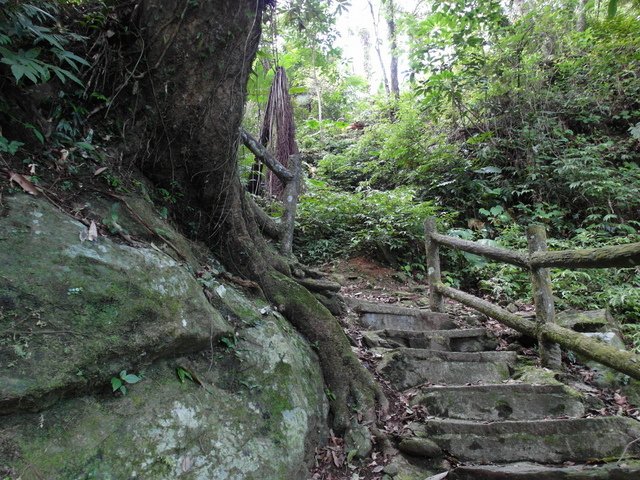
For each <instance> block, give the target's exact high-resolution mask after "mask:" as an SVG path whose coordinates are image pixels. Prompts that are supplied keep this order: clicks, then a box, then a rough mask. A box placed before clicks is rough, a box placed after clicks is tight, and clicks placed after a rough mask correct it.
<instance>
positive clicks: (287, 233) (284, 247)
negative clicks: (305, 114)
mask: <svg viewBox="0 0 640 480" xmlns="http://www.w3.org/2000/svg"><path fill="white" fill-rule="evenodd" d="M289 164H290V165H291V169H292V170H293V178H292V179H291V180H288V181H287V182H285V187H284V195H283V197H284V198H283V199H282V200H283V203H284V213H283V214H282V227H283V232H282V243H281V244H280V253H282V254H283V255H291V252H292V251H293V230H294V228H295V225H296V210H297V208H298V196H299V195H300V182H301V176H302V159H301V158H300V155H299V154H295V155H291V156H290V157H289Z"/></svg>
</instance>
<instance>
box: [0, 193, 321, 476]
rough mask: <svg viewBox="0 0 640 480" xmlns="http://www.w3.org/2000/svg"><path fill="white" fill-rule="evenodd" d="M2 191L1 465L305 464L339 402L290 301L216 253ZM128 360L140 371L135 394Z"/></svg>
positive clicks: (115, 471)
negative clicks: (208, 261) (218, 262)
mask: <svg viewBox="0 0 640 480" xmlns="http://www.w3.org/2000/svg"><path fill="white" fill-rule="evenodd" d="M3 204H4V209H3V210H2V211H1V213H0V364H1V365H2V371H1V372H0V409H1V410H0V413H1V414H3V416H1V417H0V474H1V475H3V478H4V476H7V477H8V478H13V477H14V476H15V477H16V478H17V477H21V478H23V479H29V478H34V479H35V478H47V479H49V478H51V479H53V478H98V479H121V478H122V479H124V478H154V479H165V478H166V479H173V478H185V479H209V478H216V479H254V478H255V479H257V478H260V479H281V478H292V479H295V478H306V474H305V472H306V468H307V465H308V461H309V459H310V454H311V453H312V452H313V447H314V446H315V444H316V443H317V442H318V441H319V439H320V438H321V437H322V436H323V435H325V433H326V432H325V429H326V416H327V411H328V407H327V401H326V397H325V394H324V390H323V381H322V374H321V371H320V368H319V365H318V362H317V358H316V356H315V354H314V353H313V351H312V349H311V348H310V347H309V345H308V344H307V342H306V341H305V340H303V339H302V338H301V337H300V336H299V335H298V334H297V333H296V332H295V331H294V330H293V329H292V328H291V327H290V325H289V324H288V323H287V322H286V320H285V319H284V318H283V317H282V316H281V315H280V314H278V313H277V312H274V311H273V310H272V309H271V308H270V306H269V305H267V304H266V303H264V302H262V301H259V300H252V299H249V298H247V296H246V295H245V294H243V293H242V292H241V291H239V290H237V289H236V288H234V287H233V285H230V284H228V283H224V282H223V281H221V280H220V279H219V278H218V277H217V276H216V273H217V272H218V266H216V268H205V269H204V271H207V272H209V273H207V274H206V275H205V276H204V278H200V279H199V280H196V278H195V277H194V275H193V274H192V273H191V272H190V270H189V269H188V268H186V266H185V265H182V264H181V263H180V262H178V261H176V260H174V259H173V258H171V256H169V255H167V254H166V253H164V252H163V251H161V249H157V248H154V247H153V246H151V245H150V246H149V247H141V246H137V247H135V248H134V247H133V246H131V245H126V244H122V243H117V242H115V241H112V240H110V239H109V238H106V237H100V238H99V239H98V241H96V242H90V241H84V242H81V240H80V233H81V232H83V231H84V230H85V226H84V225H82V224H81V223H79V222H78V221H76V220H74V219H73V218H71V217H69V216H68V215H66V214H64V213H63V212H61V211H59V210H58V209H57V208H55V207H53V206H52V205H50V204H49V203H48V202H46V201H44V200H42V199H39V198H32V197H28V196H26V195H17V196H12V197H8V198H7V197H5V198H3ZM123 221H124V219H123ZM165 228H170V227H169V226H168V225H165ZM181 242H182V243H181V245H180V246H181V248H184V246H185V245H188V242H186V240H184V239H182V240H181ZM188 253H189V254H188V257H189V258H190V259H194V258H196V257H197V255H196V254H194V252H193V251H192V252H188ZM203 289H205V290H206V292H207V294H206V295H205V293H204V292H203ZM121 370H126V371H127V372H128V373H135V374H137V375H140V376H142V380H141V381H140V382H138V383H135V384H126V383H125V386H127V388H128V391H127V394H126V395H123V394H122V393H121V392H116V393H115V394H114V392H113V391H112V385H111V380H112V378H117V377H118V376H119V372H120V371H121Z"/></svg>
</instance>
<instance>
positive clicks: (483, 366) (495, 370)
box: [377, 348, 517, 390]
mask: <svg viewBox="0 0 640 480" xmlns="http://www.w3.org/2000/svg"><path fill="white" fill-rule="evenodd" d="M516 360H517V356H516V354H515V352H442V351H436V350H423V349H417V348H398V349H395V350H389V351H386V352H383V353H382V360H381V361H380V363H379V364H378V367H377V369H378V372H380V373H381V374H382V375H383V376H384V377H385V378H386V379H387V380H389V381H390V382H391V383H392V384H393V386H394V387H395V388H397V389H399V390H404V389H406V388H410V387H415V386H416V385H420V384H423V383H432V384H444V385H466V384H469V383H478V382H483V383H500V382H502V381H503V380H506V379H508V378H509V375H510V371H511V369H512V368H513V366H514V365H515V363H516Z"/></svg>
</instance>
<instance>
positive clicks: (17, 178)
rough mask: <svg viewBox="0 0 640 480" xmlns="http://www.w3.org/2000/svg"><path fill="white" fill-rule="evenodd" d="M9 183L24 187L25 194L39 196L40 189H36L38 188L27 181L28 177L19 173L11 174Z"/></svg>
mask: <svg viewBox="0 0 640 480" xmlns="http://www.w3.org/2000/svg"><path fill="white" fill-rule="evenodd" d="M9 181H10V182H16V183H17V184H18V185H20V186H21V187H22V189H23V190H24V191H25V192H27V193H29V194H31V195H38V189H37V188H36V186H35V185H34V184H33V183H31V182H30V181H29V180H27V177H25V176H24V175H20V174H19V173H15V172H9Z"/></svg>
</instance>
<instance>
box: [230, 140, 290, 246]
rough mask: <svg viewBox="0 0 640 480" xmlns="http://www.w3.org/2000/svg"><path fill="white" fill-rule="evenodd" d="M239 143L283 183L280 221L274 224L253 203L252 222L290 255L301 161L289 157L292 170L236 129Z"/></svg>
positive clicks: (255, 141) (256, 141)
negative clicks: (253, 219) (254, 221)
mask: <svg viewBox="0 0 640 480" xmlns="http://www.w3.org/2000/svg"><path fill="white" fill-rule="evenodd" d="M240 138H241V139H242V143H243V144H244V145H245V147H247V148H248V149H249V150H250V151H251V153H253V154H254V155H255V156H256V158H258V159H260V160H261V161H262V162H263V163H264V164H265V165H266V166H267V168H269V170H271V171H272V172H273V174H274V175H275V176H276V177H278V178H279V179H280V181H281V182H282V183H283V184H284V198H283V203H284V212H283V214H282V217H281V219H280V223H279V224H278V223H275V222H274V221H273V219H272V218H271V217H269V215H267V214H266V213H265V212H264V211H263V210H262V209H261V208H260V207H258V206H257V205H256V204H254V214H255V217H256V221H257V222H258V224H259V225H260V227H261V228H262V230H263V231H264V232H265V233H267V234H268V235H269V236H271V237H273V238H274V239H276V240H279V241H280V252H281V253H282V254H284V255H290V254H291V251H292V249H293V229H294V226H295V223H296V210H297V208H298V196H299V195H300V178H301V176H300V175H301V171H302V170H301V168H302V166H301V160H300V155H292V156H291V157H289V164H290V165H291V167H292V169H291V170H289V169H287V167H285V166H284V165H282V164H281V163H280V162H279V161H278V160H277V159H276V158H274V157H273V155H271V153H269V151H268V150H267V149H266V148H265V147H264V146H263V145H262V144H261V143H260V142H258V140H256V139H255V138H253V137H252V136H251V135H250V134H249V133H248V132H246V131H245V130H242V129H241V130H240Z"/></svg>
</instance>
